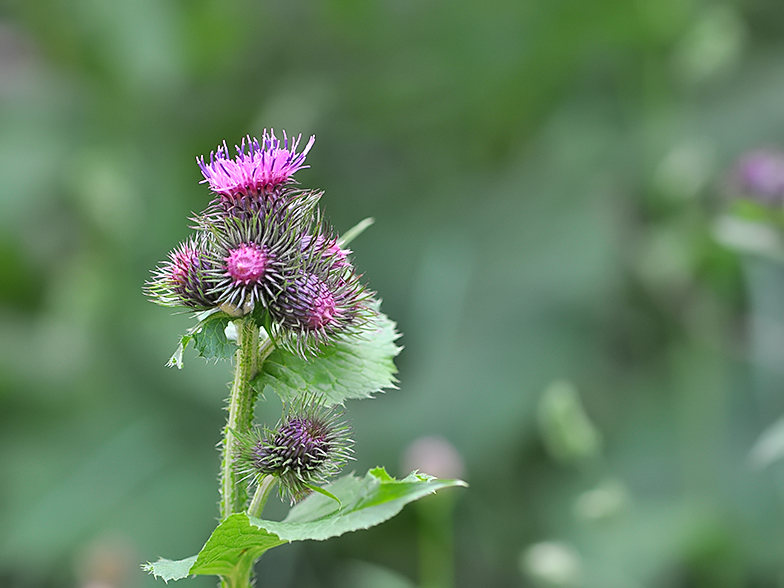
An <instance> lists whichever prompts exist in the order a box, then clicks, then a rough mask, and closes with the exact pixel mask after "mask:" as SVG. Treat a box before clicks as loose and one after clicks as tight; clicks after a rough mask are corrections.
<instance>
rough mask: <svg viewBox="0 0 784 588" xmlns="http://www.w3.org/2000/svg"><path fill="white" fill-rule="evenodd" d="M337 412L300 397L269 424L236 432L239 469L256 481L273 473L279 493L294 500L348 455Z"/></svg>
mask: <svg viewBox="0 0 784 588" xmlns="http://www.w3.org/2000/svg"><path fill="white" fill-rule="evenodd" d="M341 415H342V412H341V411H340V409H336V408H334V407H333V408H329V409H327V408H324V406H323V404H322V403H320V402H318V401H317V400H314V399H313V398H307V397H306V398H301V399H300V400H299V401H297V402H296V403H294V404H293V405H290V406H289V407H288V408H287V410H286V414H285V415H284V416H283V418H282V419H281V420H280V421H279V422H278V424H277V425H276V427H275V428H274V429H264V430H260V429H254V430H252V431H251V432H250V433H249V434H248V435H246V436H243V437H241V439H240V443H241V450H240V453H239V456H238V458H237V463H238V469H239V471H240V472H241V473H243V474H244V475H245V477H247V478H252V479H254V480H255V481H256V482H257V483H258V481H259V480H260V479H261V478H262V477H263V476H275V477H276V478H277V480H278V482H279V483H280V486H279V489H280V494H281V495H282V496H283V495H288V496H289V498H290V499H291V501H292V502H294V501H297V500H300V499H301V498H303V497H304V496H306V495H307V494H308V493H309V492H310V490H311V489H312V487H313V486H314V485H316V484H322V483H324V482H326V481H327V480H328V479H329V478H330V477H332V476H334V475H335V474H336V473H337V472H338V471H340V469H341V468H342V467H343V466H344V465H345V464H346V462H347V461H348V460H349V459H350V458H351V444H352V440H351V439H350V428H349V427H348V425H347V424H346V423H344V422H342V421H341V420H340V417H341Z"/></svg>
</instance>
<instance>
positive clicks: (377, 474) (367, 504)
mask: <svg viewBox="0 0 784 588" xmlns="http://www.w3.org/2000/svg"><path fill="white" fill-rule="evenodd" d="M465 485H466V484H465V482H463V481H462V480H436V479H435V478H431V477H430V476H426V475H423V474H418V473H416V472H413V473H411V474H409V475H408V476H407V477H406V478H404V479H402V480H396V479H394V478H392V477H391V476H390V475H389V474H387V472H386V470H385V469H384V468H375V469H372V470H370V471H369V472H368V473H367V474H366V475H365V477H364V478H357V477H356V476H354V475H348V476H343V477H342V478H340V479H338V480H336V481H335V482H333V483H332V484H330V485H328V486H326V490H328V491H329V492H330V493H331V494H334V495H335V496H336V497H337V498H338V499H339V500H340V504H341V505H342V506H340V507H339V506H338V505H337V503H336V502H335V501H334V500H332V499H330V498H328V497H326V496H323V495H321V494H311V495H310V496H309V497H308V498H306V499H305V500H303V501H302V502H300V503H299V504H297V505H296V506H295V507H294V508H292V509H291V511H289V514H288V516H287V517H286V518H285V519H284V520H283V521H282V522H279V523H278V522H274V521H264V520H261V519H255V518H251V519H250V522H251V524H252V525H254V526H257V527H259V528H260V529H262V530H264V531H268V532H271V533H274V534H276V535H277V536H278V537H280V538H281V539H284V540H286V541H304V540H307V539H312V540H317V541H323V540H325V539H329V538H330V537H338V536H340V535H343V534H344V533H349V532H351V531H358V530H360V529H368V528H370V527H373V526H375V525H378V524H380V523H383V522H384V521H386V520H388V519H391V518H392V517H393V516H395V515H396V514H397V513H399V512H400V511H401V510H402V509H403V507H404V506H405V505H406V504H408V503H409V502H413V501H415V500H418V499H419V498H422V497H423V496H427V495H428V494H432V493H434V492H435V491H436V490H440V489H441V488H447V487H449V486H465Z"/></svg>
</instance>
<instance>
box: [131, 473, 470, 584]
mask: <svg viewBox="0 0 784 588" xmlns="http://www.w3.org/2000/svg"><path fill="white" fill-rule="evenodd" d="M465 485H466V484H465V482H463V481H461V480H436V479H435V478H431V477H429V476H425V475H422V474H417V473H416V472H414V473H412V474H410V475H409V476H407V477H406V478H404V479H403V480H395V479H394V478H392V477H390V476H389V474H387V472H386V471H385V470H384V469H383V468H375V469H373V470H370V471H369V472H368V473H367V474H366V475H365V477H364V478H358V477H356V476H354V475H353V474H352V475H348V476H344V477H342V478H340V479H339V480H337V481H335V482H333V483H332V484H330V485H328V486H326V487H325V490H326V491H328V492H329V493H330V494H334V495H335V497H337V498H338V499H339V500H340V504H341V505H342V506H338V503H336V502H335V500H333V499H331V498H329V497H327V496H324V495H322V494H317V493H314V494H311V495H310V496H309V497H308V498H306V499H305V500H303V501H302V502H300V503H299V504H297V505H296V506H295V507H294V508H292V509H291V511H289V514H288V516H287V517H286V518H285V519H284V520H283V521H281V522H275V521H266V520H263V519H258V518H255V517H248V515H246V514H234V515H231V516H230V517H229V518H227V519H226V520H225V521H223V522H222V523H221V524H220V525H218V528H217V529H215V531H214V532H213V533H212V535H211V536H210V538H209V540H208V541H207V543H206V544H205V546H204V547H203V548H202V550H201V551H200V552H199V554H198V556H194V557H191V558H188V559H184V560H179V561H171V560H166V559H160V560H158V561H157V562H155V563H153V564H147V565H146V566H145V569H147V570H148V571H149V572H151V573H152V574H154V575H155V576H156V577H160V578H163V579H164V580H179V579H181V578H185V577H187V576H189V575H193V574H196V575H209V574H214V575H220V576H223V577H224V578H225V579H228V580H229V582H228V583H229V585H234V584H233V582H234V581H236V580H239V579H241V578H247V577H248V574H249V572H250V570H251V568H252V566H253V563H254V562H255V561H256V559H258V558H259V557H260V556H261V555H262V554H263V553H264V552H265V551H267V550H268V549H271V548H272V547H276V546H278V545H282V544H283V543H288V542H290V541H304V540H317V541H323V540H325V539H329V538H331V537H337V536H339V535H342V534H344V533H348V532H351V531H357V530H359V529H367V528H370V527H373V526H375V525H378V524H380V523H383V522H384V521H386V520H388V519H390V518H392V517H393V516H395V515H396V514H397V513H398V512H400V510H401V509H402V508H403V507H404V506H405V505H406V504H408V503H409V502H413V501H415V500H417V499H419V498H422V497H423V496H426V495H428V494H432V493H433V492H435V491H437V490H440V489H441V488H447V487H449V486H465Z"/></svg>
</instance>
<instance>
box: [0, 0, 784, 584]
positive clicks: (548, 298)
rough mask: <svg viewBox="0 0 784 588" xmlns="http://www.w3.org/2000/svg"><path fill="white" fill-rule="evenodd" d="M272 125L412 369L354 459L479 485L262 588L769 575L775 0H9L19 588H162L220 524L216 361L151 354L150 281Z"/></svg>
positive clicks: (169, 318) (3, 234) (385, 401)
mask: <svg viewBox="0 0 784 588" xmlns="http://www.w3.org/2000/svg"><path fill="white" fill-rule="evenodd" d="M265 128H274V129H276V131H278V132H279V131H281V130H284V129H285V130H286V131H288V132H289V133H294V134H297V133H302V134H303V135H304V136H305V137H307V136H310V135H311V134H315V135H316V137H317V140H316V144H315V146H314V148H313V150H312V151H311V153H310V155H309V156H308V163H309V164H310V166H311V168H310V169H306V170H302V171H300V172H298V174H297V179H298V180H299V181H300V182H301V183H302V184H303V185H304V186H306V187H311V188H322V189H324V190H325V196H324V198H323V200H322V202H323V204H324V205H325V206H326V210H327V213H328V215H329V217H330V219H331V221H332V222H333V224H334V225H335V226H336V227H337V228H338V229H339V230H346V229H348V228H349V227H351V226H352V225H354V224H355V223H356V222H358V221H360V220H361V219H363V218H365V217H368V216H372V217H375V218H376V221H377V222H376V224H375V225H374V226H373V227H372V228H370V229H369V230H368V231H367V232H365V233H364V234H363V235H362V236H361V237H360V238H358V239H357V240H356V241H355V242H354V243H353V244H352V248H353V249H354V250H355V252H356V253H355V260H356V264H357V265H358V267H359V268H360V271H362V272H364V275H365V277H366V279H367V281H368V282H369V283H370V284H371V286H372V288H373V289H374V290H376V291H378V292H379V293H380V295H381V297H382V298H383V301H384V302H383V308H384V310H385V311H386V312H387V313H388V314H389V315H390V316H391V317H392V318H393V319H395V320H396V321H398V324H399V326H400V329H401V331H402V332H403V333H404V334H405V335H404V337H403V338H402V339H401V342H402V343H403V344H404V345H405V349H404V351H403V352H402V354H401V355H400V356H399V361H398V365H399V369H400V373H399V378H400V389H399V390H395V391H391V392H389V393H387V394H385V395H381V396H379V397H378V398H376V399H375V400H373V401H364V402H353V403H350V404H349V405H348V411H349V414H350V416H351V419H352V422H353V426H354V429H355V438H356V441H357V445H356V458H357V460H356V463H355V464H353V466H352V467H353V468H354V469H356V471H358V472H364V471H365V470H366V469H367V468H368V467H372V466H375V465H378V464H384V465H386V466H387V467H388V469H389V471H390V473H393V474H395V475H398V476H400V475H405V474H406V473H407V471H405V469H406V468H407V467H408V466H410V464H412V463H414V464H421V463H424V462H426V463H428V464H435V465H432V467H433V468H436V469H437V468H439V467H445V468H447V471H449V468H452V470H451V471H457V472H460V471H461V470H462V475H463V476H464V477H465V478H466V479H467V480H468V481H469V482H470V488H469V489H467V490H465V489H452V490H449V491H445V492H444V493H443V495H442V496H440V497H439V496H437V497H435V498H432V499H428V500H426V501H423V502H422V503H420V504H417V505H413V506H410V507H407V508H406V510H404V512H403V513H402V514H401V515H400V516H399V517H398V518H396V519H394V520H393V521H390V522H388V523H386V524H384V525H382V526H381V527H378V528H374V529H372V530H369V531H364V532H361V533H355V534H351V535H347V536H344V537H341V538H339V539H335V540H332V541H329V542H327V543H315V542H314V543H306V544H298V545H290V546H284V547H281V548H279V549H276V550H273V551H272V552H270V553H269V554H267V555H266V556H265V557H264V558H263V559H262V560H261V563H260V564H259V566H258V567H257V572H258V582H257V585H258V586H260V587H263V586H275V587H276V588H284V587H316V586H326V587H330V586H335V587H337V586H340V587H347V588H369V587H378V588H396V587H397V588H403V587H406V586H409V587H410V586H422V587H429V588H435V587H438V588H449V587H450V586H452V585H454V586H457V587H461V588H465V587H474V586H478V587H485V586H493V587H495V586H497V587H518V586H534V587H551V586H564V587H569V586H571V587H575V588H576V587H587V588H591V587H595V588H615V587H617V588H643V587H645V588H691V587H711V588H722V587H754V588H757V587H759V588H763V587H781V586H784V509H782V507H783V506H784V470H782V467H784V466H782V465H781V464H780V463H778V458H779V457H780V456H781V455H782V454H784V449H783V448H784V425H782V424H781V423H780V422H779V421H778V419H779V418H780V417H782V415H784V271H783V270H782V265H781V261H780V259H781V255H779V254H778V253H777V251H779V249H777V239H778V238H779V234H778V233H777V232H776V230H777V229H775V228H771V227H770V226H768V225H765V223H758V224H755V223H753V222H752V223H747V224H746V225H742V226H740V229H739V227H738V226H735V225H732V222H731V219H730V220H729V221H728V217H727V214H728V211H731V210H732V202H733V189H732V185H733V182H732V178H733V173H732V169H733V166H735V165H736V161H737V160H738V158H739V157H741V156H742V154H744V153H746V152H748V151H749V150H753V149H756V148H759V147H768V148H771V147H775V146H776V145H780V144H784V9H783V8H782V5H781V4H780V3H779V2H778V1H777V0H743V1H737V2H732V1H727V2H710V1H707V0H593V1H591V2H586V1H584V0H487V1H484V2H472V1H470V0H451V1H447V0H369V1H362V0H325V1H321V2H292V1H290V0H272V1H261V0H113V1H111V2H108V1H105V0H5V1H3V2H2V3H0V206H1V208H0V587H2V588H39V587H40V588H64V587H77V588H149V587H152V586H160V583H159V582H155V581H153V580H152V578H150V577H148V576H146V575H145V574H144V573H142V572H141V571H140V570H139V568H138V564H139V562H143V561H148V560H154V559H156V558H157V557H158V556H165V557H170V558H181V557H187V556H190V555H192V554H194V553H196V552H197V551H198V549H199V548H200V547H201V546H202V544H203V542H204V541H205V540H206V538H207V536H208V535H209V533H210V531H211V530H212V528H213V526H214V524H215V518H216V516H217V510H216V502H217V498H218V496H217V484H216V477H217V470H218V464H219V456H218V452H217V450H216V443H217V442H218V439H219V433H220V427H221V425H222V423H223V419H224V416H225V413H224V412H223V411H222V408H223V402H224V397H225V395H226V391H227V389H226V382H227V381H228V380H229V379H230V366H229V365H228V364H227V363H219V364H217V365H212V364H210V365H207V364H205V362H204V361H203V360H201V359H199V358H196V357H195V356H194V354H190V355H187V356H186V365H185V369H183V370H182V371H177V370H172V369H169V368H166V367H164V363H165V362H166V360H167V359H168V357H169V355H170V354H171V353H172V352H173V350H174V348H175V346H176V343H177V337H178V334H180V333H182V332H183V331H184V330H185V329H186V328H188V326H189V325H190V324H191V320H190V318H189V317H188V316H187V315H183V314H174V315H172V314H171V312H170V311H169V310H168V309H164V308H161V307H157V306H155V305H153V304H150V303H149V302H148V301H146V300H145V299H144V297H143V295H142V292H141V286H142V284H143V282H144V281H145V279H147V277H148V276H149V271H150V269H151V268H153V267H154V266H155V265H156V263H157V262H158V261H159V260H161V259H163V258H164V257H165V256H166V253H167V252H168V251H169V250H170V249H171V248H172V247H174V246H175V245H176V244H177V243H178V242H179V241H180V240H182V239H183V238H185V237H186V235H187V234H188V228H187V221H186V218H187V216H188V215H189V213H190V212H191V211H198V210H201V209H202V208H203V207H204V206H205V204H206V202H207V201H208V199H209V194H208V191H207V189H206V188H205V187H204V186H200V185H199V180H200V179H201V176H200V173H199V169H198V167H197V166H196V164H195V161H194V158H195V157H196V156H197V155H200V154H208V153H209V152H210V151H211V150H213V149H215V148H216V146H217V145H218V143H219V142H221V141H222V140H224V139H226V140H227V142H228V143H229V144H230V145H231V144H234V143H238V142H239V140H240V139H241V138H242V136H244V135H245V134H248V133H249V134H251V135H260V134H261V133H262V131H263V130H264V129H265ZM725 221H727V222H725ZM728 222H729V225H728ZM757 228H759V230H760V231H762V232H760V233H758V232H756V231H757ZM739 234H740V235H741V236H740V237H738V235H739ZM728 235H730V236H729V237H728ZM760 242H764V244H767V245H766V246H764V247H761V246H754V244H756V245H759V244H760ZM743 243H746V244H747V245H748V244H749V243H751V244H752V246H748V247H744V246H743ZM279 410H280V407H279V405H276V404H275V401H274V399H269V401H268V402H267V403H260V405H259V407H258V410H257V414H258V415H259V418H260V419H261V420H263V421H266V422H268V423H270V424H271V423H272V422H274V421H275V420H276V419H277V417H278V415H279ZM434 436H435V437H436V439H437V441H435V442H433V441H432V439H431V442H429V443H422V442H420V443H419V444H417V445H415V448H414V450H413V454H414V455H411V454H412V450H411V444H412V443H414V442H415V441H416V440H417V439H420V438H422V437H430V438H432V437H434ZM439 440H440V441H439ZM446 442H448V443H449V444H450V446H451V447H452V448H454V450H455V451H456V452H457V454H458V457H455V456H454V455H452V454H450V452H449V450H448V447H449V446H446V448H445V443H446ZM423 452H424V453H428V452H429V453H430V454H429V455H422V453H423ZM433 452H435V455H433ZM428 460H429V461H428ZM434 460H435V461H434ZM427 467H431V466H430V465H428V466H427ZM284 510H285V509H284V507H283V506H282V505H278V506H274V505H273V506H272V507H271V508H270V511H269V516H282V514H283V512H284ZM214 583H215V582H214V579H213V578H196V579H191V580H187V581H182V582H181V583H180V584H182V585H183V586H193V587H199V588H204V587H206V586H213V585H214ZM180 584H178V586H179V585H180Z"/></svg>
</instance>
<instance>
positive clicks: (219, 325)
mask: <svg viewBox="0 0 784 588" xmlns="http://www.w3.org/2000/svg"><path fill="white" fill-rule="evenodd" d="M229 320H230V317H229V316H228V315H226V314H223V313H221V314H214V315H212V316H211V317H209V318H208V319H207V320H206V321H204V322H203V324H202V327H201V329H200V330H199V331H196V332H195V333H193V346H194V347H195V348H196V350H197V351H198V352H199V355H200V356H201V357H203V358H204V359H228V358H230V357H232V356H233V355H234V351H235V350H236V349H237V346H236V345H235V344H234V343H233V342H231V341H229V339H228V338H227V337H226V326H227V325H228V324H229Z"/></svg>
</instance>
